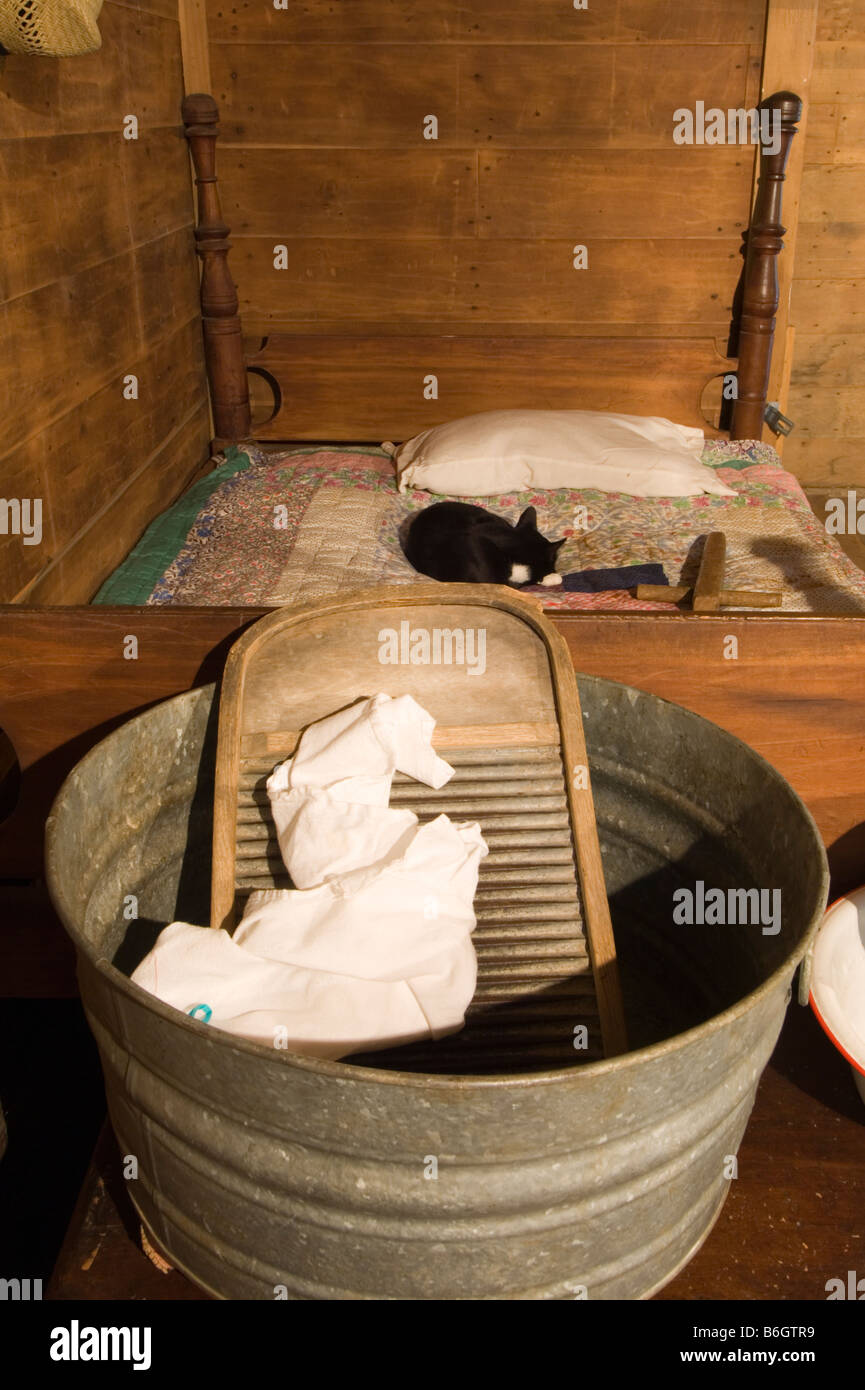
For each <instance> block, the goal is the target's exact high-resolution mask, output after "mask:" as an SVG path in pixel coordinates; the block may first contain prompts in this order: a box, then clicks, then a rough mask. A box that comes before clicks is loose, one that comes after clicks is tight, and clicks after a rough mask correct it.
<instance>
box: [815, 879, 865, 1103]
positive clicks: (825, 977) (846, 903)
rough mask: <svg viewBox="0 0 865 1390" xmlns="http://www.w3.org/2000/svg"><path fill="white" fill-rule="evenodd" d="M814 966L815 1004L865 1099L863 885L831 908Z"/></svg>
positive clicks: (819, 940)
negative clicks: (851, 1069) (848, 1064)
mask: <svg viewBox="0 0 865 1390" xmlns="http://www.w3.org/2000/svg"><path fill="white" fill-rule="evenodd" d="M810 965H811V978H810V987H809V995H808V999H809V1003H810V1005H811V1008H812V1009H813V1010H814V1013H815V1014H816V1015H817V1019H818V1021H819V1023H820V1025H821V1027H822V1028H823V1029H824V1031H825V1032H826V1033H827V1034H828V1036H829V1037H830V1038H831V1039H832V1041H833V1043H834V1044H835V1046H836V1047H837V1049H838V1051H839V1052H840V1053H841V1054H842V1055H843V1056H844V1057H846V1058H847V1061H848V1062H849V1063H850V1066H851V1067H852V1068H853V1080H854V1081H855V1082H856V1087H857V1089H858V1091H859V1094H860V1096H861V1097H862V1099H863V1101H865V887H862V888H857V889H856V891H855V892H854V893H848V894H847V896H846V897H844V898H838V899H837V901H836V902H834V903H832V905H831V906H830V907H829V908H827V910H826V915H825V917H824V918H823V921H822V922H821V924H820V929H819V931H818V932H817V939H816V941H815V942H814V946H813V948H812V953H811V962H810Z"/></svg>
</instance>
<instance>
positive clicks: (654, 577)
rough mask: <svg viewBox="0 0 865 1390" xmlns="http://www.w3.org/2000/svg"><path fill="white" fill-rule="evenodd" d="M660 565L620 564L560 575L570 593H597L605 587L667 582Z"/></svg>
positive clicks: (565, 588)
mask: <svg viewBox="0 0 865 1390" xmlns="http://www.w3.org/2000/svg"><path fill="white" fill-rule="evenodd" d="M669 582H670V581H669V579H668V578H667V576H666V575H665V574H664V571H663V568H662V567H661V565H622V566H621V568H620V569H612V570H575V571H574V573H573V574H563V575H562V588H563V589H564V590H565V591H566V592H567V593H571V594H599V593H601V592H603V591H604V590H605V589H634V588H636V586H637V585H638V584H669Z"/></svg>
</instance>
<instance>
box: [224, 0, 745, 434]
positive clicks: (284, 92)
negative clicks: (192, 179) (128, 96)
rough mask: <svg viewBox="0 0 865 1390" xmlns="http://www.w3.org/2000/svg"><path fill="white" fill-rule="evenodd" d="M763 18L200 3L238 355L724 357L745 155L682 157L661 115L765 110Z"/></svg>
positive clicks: (718, 11) (373, 1)
mask: <svg viewBox="0 0 865 1390" xmlns="http://www.w3.org/2000/svg"><path fill="white" fill-rule="evenodd" d="M765 15H766V4H765V0H729V3H727V4H725V5H718V4H717V3H716V0H693V3H690V4H688V5H687V6H671V5H669V4H668V3H667V0H632V3H628V4H625V3H616V0H607V2H606V3H605V2H604V0H598V3H595V2H594V0H593V2H592V3H591V4H590V5H589V6H588V7H587V8H585V9H582V10H578V9H576V8H575V7H574V6H573V5H572V4H570V3H565V2H564V0H532V3H531V4H526V3H522V0H351V3H342V4H333V3H332V0H307V3H305V4H303V5H302V6H301V5H295V4H289V5H288V6H287V8H285V9H277V8H275V6H274V3H273V0H236V3H232V4H231V5H229V4H228V3H226V0H207V23H208V33H209V43H210V71H211V76H212V90H213V93H214V95H215V97H216V98H217V101H218V102H219V105H220V109H221V117H222V132H223V134H222V139H221V142H220V147H219V172H220V185H221V190H222V196H223V208H224V211H225V215H226V220H227V221H228V222H229V224H230V226H231V227H232V232H233V242H234V250H233V252H232V261H231V265H232V271H233V274H234V277H235V279H236V281H237V284H238V288H239V293H240V301H241V313H242V315H243V319H244V326H245V328H246V330H247V332H248V334H249V336H250V338H253V337H254V336H256V335H265V334H268V333H277V332H280V333H285V332H288V333H292V334H297V335H299V338H298V341H299V342H302V343H303V347H304V351H305V350H306V348H307V345H308V343H309V337H313V338H316V337H320V338H321V339H322V349H323V351H326V344H325V342H324V340H326V339H327V337H328V335H343V336H345V335H354V336H357V337H358V338H359V340H361V341H362V340H363V338H364V335H367V336H368V337H370V338H372V337H378V338H380V337H382V336H383V335H396V336H398V335H407V334H408V335H417V336H419V337H422V336H424V335H435V334H442V335H444V334H455V335H457V337H460V336H474V337H477V338H478V339H483V340H485V342H490V341H492V340H494V339H495V338H497V337H499V338H502V339H511V338H514V337H517V338H524V337H532V338H533V339H534V342H533V343H532V346H531V352H532V354H533V358H534V355H535V354H542V353H543V351H544V345H543V342H542V341H541V340H542V339H543V338H544V337H548V338H549V337H552V336H554V335H555V336H558V337H563V338H571V339H573V338H574V337H583V336H593V337H596V338H599V337H618V336H622V337H627V338H635V339H637V338H641V337H653V338H659V337H663V338H676V337H683V338H688V339H692V340H694V339H703V340H704V341H707V342H708V343H709V345H710V346H711V347H712V351H713V354H714V342H715V341H717V342H719V343H720V344H721V345H722V346H724V345H725V344H726V338H727V332H728V329H729V318H730V306H731V298H732V294H733V290H734V288H735V285H736V281H737V277H738V273H739V268H740V259H739V246H740V233H741V230H742V228H743V226H744V225H745V222H746V219H747V214H748V200H749V194H750V184H751V176H752V170H753V165H754V157H753V155H754V151H753V147H752V146H738V147H737V146H719V147H707V146H702V147H698V146H695V147H685V146H677V145H675V144H674V143H673V139H672V130H673V112H674V111H675V109H676V108H677V107H680V106H682V107H689V108H691V109H693V108H694V105H695V103H696V102H697V101H698V100H702V101H704V102H705V103H706V106H707V107H709V106H720V107H721V108H723V109H725V110H726V109H728V108H730V107H742V106H751V105H754V104H756V102H757V101H758V100H759V77H760V66H761V59H762V45H763V30H764V24H765ZM429 116H435V117H436V118H437V121H438V138H437V139H435V140H432V139H425V138H424V123H425V120H426V118H427V117H429ZM277 245H284V246H285V247H286V248H287V257H286V261H287V268H285V269H276V268H275V267H274V247H275V246H277ZM576 245H585V246H586V247H587V249H588V269H587V270H578V269H575V268H574V264H573V261H574V255H573V252H574V247H575V246H576ZM306 335H308V336H306ZM485 351H486V346H485ZM706 355H707V354H706ZM711 361H712V363H713V365H714V362H715V357H714V355H713V356H712V358H711ZM429 370H434V368H433V367H430V369H429ZM674 370H675V369H674V368H673V367H670V369H669V371H670V376H671V377H672V376H673V375H674ZM722 370H723V363H721V362H720V361H719V362H718V372H719V379H720V373H721V371H722ZM540 376H541V377H542V373H540ZM503 403H505V402H503ZM610 408H615V403H614V402H613V403H611V407H610ZM453 413H454V414H458V413H460V411H459V410H455V411H454V412H453Z"/></svg>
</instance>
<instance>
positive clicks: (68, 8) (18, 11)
mask: <svg viewBox="0 0 865 1390" xmlns="http://www.w3.org/2000/svg"><path fill="white" fill-rule="evenodd" d="M101 9H102V0H0V44H2V45H3V47H4V48H5V49H6V51H7V53H41V54H43V55H44V56H45V57H48V58H74V57H76V56H77V55H78V54H80V53H94V52H95V51H96V49H98V48H101V47H102V38H101V36H100V33H99V29H98V27H97V24H96V20H97V17H98V15H99V11H100V10H101Z"/></svg>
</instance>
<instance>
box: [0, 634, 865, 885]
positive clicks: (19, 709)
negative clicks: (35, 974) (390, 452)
mask: <svg viewBox="0 0 865 1390" xmlns="http://www.w3.org/2000/svg"><path fill="white" fill-rule="evenodd" d="M265 611H267V610H263V609H255V610H251V609H231V608H209V609H193V608H186V609H184V608H161V607H160V608H148V607H144V608H113V609H105V608H98V607H97V608H82V609H48V608H42V609H40V608H26V607H6V608H2V609H0V645H2V649H3V652H4V658H5V659H4V662H3V664H2V666H0V728H2V729H4V731H5V732H6V733H7V734H8V736H9V737H10V739H11V740H12V743H13V745H14V747H15V749H16V752H17V755H18V758H19V761H20V764H21V767H22V773H23V778H22V790H21V798H20V800H19V803H18V807H17V808H16V810H15V812H14V813H13V817H12V818H11V819H10V820H9V821H8V822H7V823H6V824H5V825H4V827H3V834H2V837H0V878H2V877H19V878H20V877H28V876H30V875H34V874H38V873H39V872H40V867H41V855H42V825H43V823H44V817H45V815H46V814H47V811H48V808H49V805H50V802H51V800H52V799H53V796H54V794H55V793H56V790H57V789H58V787H59V785H60V781H61V780H62V777H63V776H65V774H66V772H68V770H69V769H70V768H71V767H72V766H73V765H74V763H75V762H76V761H77V760H78V759H79V758H80V757H82V756H83V754H84V753H85V752H86V751H87V749H88V748H89V747H91V746H92V745H93V744H94V743H95V742H97V741H98V739H99V738H101V737H103V736H104V735H105V734H106V733H108V732H109V731H110V729H112V728H114V727H116V726H117V725H118V724H119V723H120V722H122V721H123V720H124V719H125V718H128V717H129V716H130V715H132V714H133V713H136V712H138V711H140V710H142V709H145V708H147V707H148V706H149V705H150V704H152V703H153V702H154V701H156V700H160V699H166V698H167V697H168V696H170V695H172V694H176V693H179V692H180V691H182V690H187V689H190V688H192V687H193V686H195V685H199V684H202V683H204V682H206V681H208V680H213V679H215V678H216V677H218V675H219V673H220V671H221V668H222V664H223V662H224V659H225V655H226V652H227V649H228V646H229V645H230V643H231V642H232V641H233V640H234V638H235V637H236V636H237V635H238V634H239V633H240V631H242V630H243V628H244V627H245V625H246V624H247V623H248V622H250V621H251V620H253V619H254V618H255V617H256V616H260V615H261V614H262V613H263V612H265ZM550 617H551V620H552V621H553V623H554V625H555V626H556V627H557V628H558V630H559V632H560V633H562V635H563V636H564V638H565V640H566V642H567V643H568V647H569V649H570V652H571V656H572V659H573V661H574V664H575V666H576V669H577V670H578V671H584V672H587V673H590V674H595V675H602V676H605V677H606V678H608V679H612V680H619V681H623V682H624V683H626V684H629V685H635V686H637V687H639V688H640V689H642V690H647V691H650V692H651V693H653V694H656V695H660V696H662V697H663V698H665V699H670V700H674V701H675V702H676V703H678V704H681V705H684V706H685V707H686V708H688V709H691V710H694V711H695V712H696V713H698V714H702V715H704V716H705V717H706V718H708V719H711V720H713V721H714V722H715V723H717V724H719V725H721V726H722V727H723V728H726V729H728V730H729V731H730V732H731V733H733V734H735V735H737V736H738V737H739V738H742V739H744V740H745V741H746V742H747V743H749V744H750V745H751V746H752V747H753V748H755V749H756V750H757V752H759V753H762V754H763V756H764V757H766V758H767V759H768V760H769V762H771V763H772V764H773V766H775V767H776V768H777V769H778V771H779V772H781V773H782V774H783V776H785V777H786V778H787V779H788V780H789V781H790V783H791V784H792V786H793V787H794V788H795V789H796V790H797V791H798V793H799V795H800V796H801V797H802V798H803V799H804V801H805V802H806V804H807V805H808V807H809V809H810V810H811V812H812V814H813V815H814V817H815V819H816V821H817V824H818V827H819V829H820V832H821V834H822V836H823V838H824V840H825V842H826V845H827V848H828V850H829V856H830V862H831V865H832V869H833V874H834V888H835V891H836V892H843V891H846V890H847V889H849V888H851V887H853V886H854V885H856V884H858V883H860V882H861V881H862V876H863V875H862V869H863V864H865V777H863V766H865V725H863V721H862V689H863V677H865V621H863V620H862V619H861V618H818V617H809V616H801V617H779V616H762V615H751V616H746V617H738V616H733V615H730V614H712V615H708V616H705V617H694V616H688V615H682V614H666V613H664V614H623V613H613V614H592V613H581V614H568V615H560V614H551V615H550ZM128 634H134V635H136V636H137V637H138V643H139V646H138V659H137V660H136V661H127V660H124V657H123V642H124V638H125V637H126V636H127V635H128ZM731 636H732V637H736V638H737V641H738V653H739V654H738V658H737V659H736V660H727V659H725V657H724V649H725V644H727V646H728V649H729V644H728V639H729V638H730V637H731ZM817 653H819V660H816V659H815V655H816V654H817Z"/></svg>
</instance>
